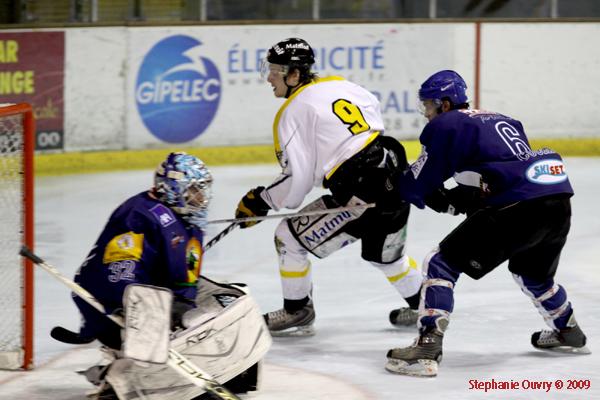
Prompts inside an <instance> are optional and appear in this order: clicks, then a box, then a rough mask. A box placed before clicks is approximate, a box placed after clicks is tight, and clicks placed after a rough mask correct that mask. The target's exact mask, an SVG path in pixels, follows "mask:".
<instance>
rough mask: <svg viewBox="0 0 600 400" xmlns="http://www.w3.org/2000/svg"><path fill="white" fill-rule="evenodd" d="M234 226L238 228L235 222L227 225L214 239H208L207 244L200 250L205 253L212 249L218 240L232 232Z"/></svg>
mask: <svg viewBox="0 0 600 400" xmlns="http://www.w3.org/2000/svg"><path fill="white" fill-rule="evenodd" d="M236 226H238V224H237V222H232V223H231V224H229V225H227V228H225V229H223V230H222V231H221V232H219V233H218V234H217V235H215V237H213V238H212V239H210V240H209V241H208V243H206V244H205V245H204V248H203V249H202V250H203V251H206V250H208V249H210V248H211V247H213V246H214V245H215V244H217V242H218V241H219V240H221V239H223V238H224V237H225V235H227V234H229V233H230V232H231V231H232V230H234V229H235V227H236Z"/></svg>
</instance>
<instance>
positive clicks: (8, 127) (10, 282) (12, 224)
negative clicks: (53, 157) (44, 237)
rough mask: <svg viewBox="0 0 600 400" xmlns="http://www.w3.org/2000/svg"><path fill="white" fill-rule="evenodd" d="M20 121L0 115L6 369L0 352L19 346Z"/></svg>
mask: <svg viewBox="0 0 600 400" xmlns="http://www.w3.org/2000/svg"><path fill="white" fill-rule="evenodd" d="M22 120H23V116H22V115H21V114H17V115H10V116H3V115H1V114H0V367H9V366H10V364H11V363H12V362H11V360H12V359H13V358H14V355H7V354H5V355H3V354H2V353H14V352H17V353H20V352H21V349H22V346H23V344H22V329H23V310H22V306H23V304H22V303H23V300H22V286H23V272H24V271H23V267H22V261H21V257H20V256H19V249H20V247H21V244H22V236H23V209H24V202H23V124H22ZM7 357H8V358H7ZM3 358H4V359H3ZM3 364H8V365H3Z"/></svg>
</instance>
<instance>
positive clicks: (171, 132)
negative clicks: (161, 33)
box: [135, 35, 221, 143]
mask: <svg viewBox="0 0 600 400" xmlns="http://www.w3.org/2000/svg"><path fill="white" fill-rule="evenodd" d="M220 99H221V76H220V74H219V70H218V69H217V67H216V65H215V64H214V63H213V62H212V61H211V60H210V59H208V58H207V57H204V56H203V49H202V43H201V42H200V41H198V40H197V39H195V38H193V37H190V36H185V35H175V36H170V37H168V38H166V39H163V40H161V41H160V42H158V43H157V44H156V45H154V47H152V49H151V50H150V51H149V52H148V53H147V54H146V56H145V57H144V61H143V62H142V65H141V66H140V70H139V72H138V76H137V82H136V87H135V100H136V104H137V109H138V112H139V114H140V117H141V118H142V121H143V122H144V125H146V128H148V130H149V131H150V132H151V133H152V134H153V135H154V136H156V137H157V138H158V139H160V140H162V141H165V142H168V143H184V142H188V141H190V140H193V139H195V138H196V137H198V136H199V135H200V134H202V133H203V132H204V131H205V130H206V128H207V127H208V125H209V124H210V123H211V122H212V120H213V118H214V117H215V114H216V112H217V108H218V107H219V100H220Z"/></svg>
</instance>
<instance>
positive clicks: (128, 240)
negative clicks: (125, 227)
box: [102, 231, 144, 264]
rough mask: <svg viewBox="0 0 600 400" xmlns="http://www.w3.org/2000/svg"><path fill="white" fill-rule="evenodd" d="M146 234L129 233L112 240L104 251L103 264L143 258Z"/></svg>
mask: <svg viewBox="0 0 600 400" xmlns="http://www.w3.org/2000/svg"><path fill="white" fill-rule="evenodd" d="M143 246H144V234H143V233H134V232H131V231H130V232H127V233H123V234H121V235H117V236H115V237H114V238H112V239H111V241H110V242H108V244H107V245H106V248H105V249H104V257H103V258H102V262H103V263H104V264H109V263H112V262H116V261H123V260H135V261H137V260H139V259H140V258H141V257H142V249H143Z"/></svg>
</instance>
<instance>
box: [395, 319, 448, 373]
mask: <svg viewBox="0 0 600 400" xmlns="http://www.w3.org/2000/svg"><path fill="white" fill-rule="evenodd" d="M445 325H447V323H446V324H445ZM443 339H444V333H443V331H442V330H440V329H438V328H437V327H436V328H434V327H430V328H428V329H427V330H426V331H425V332H423V333H421V334H420V335H419V337H418V338H417V339H415V342H414V343H413V344H412V346H409V347H404V348H396V349H391V350H390V351H388V354H387V358H388V361H387V363H386V365H385V369H386V370H388V371H390V372H393V373H395V374H400V375H410V376H426V377H430V376H436V375H437V371H438V364H439V363H440V362H441V361H442V342H443Z"/></svg>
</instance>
